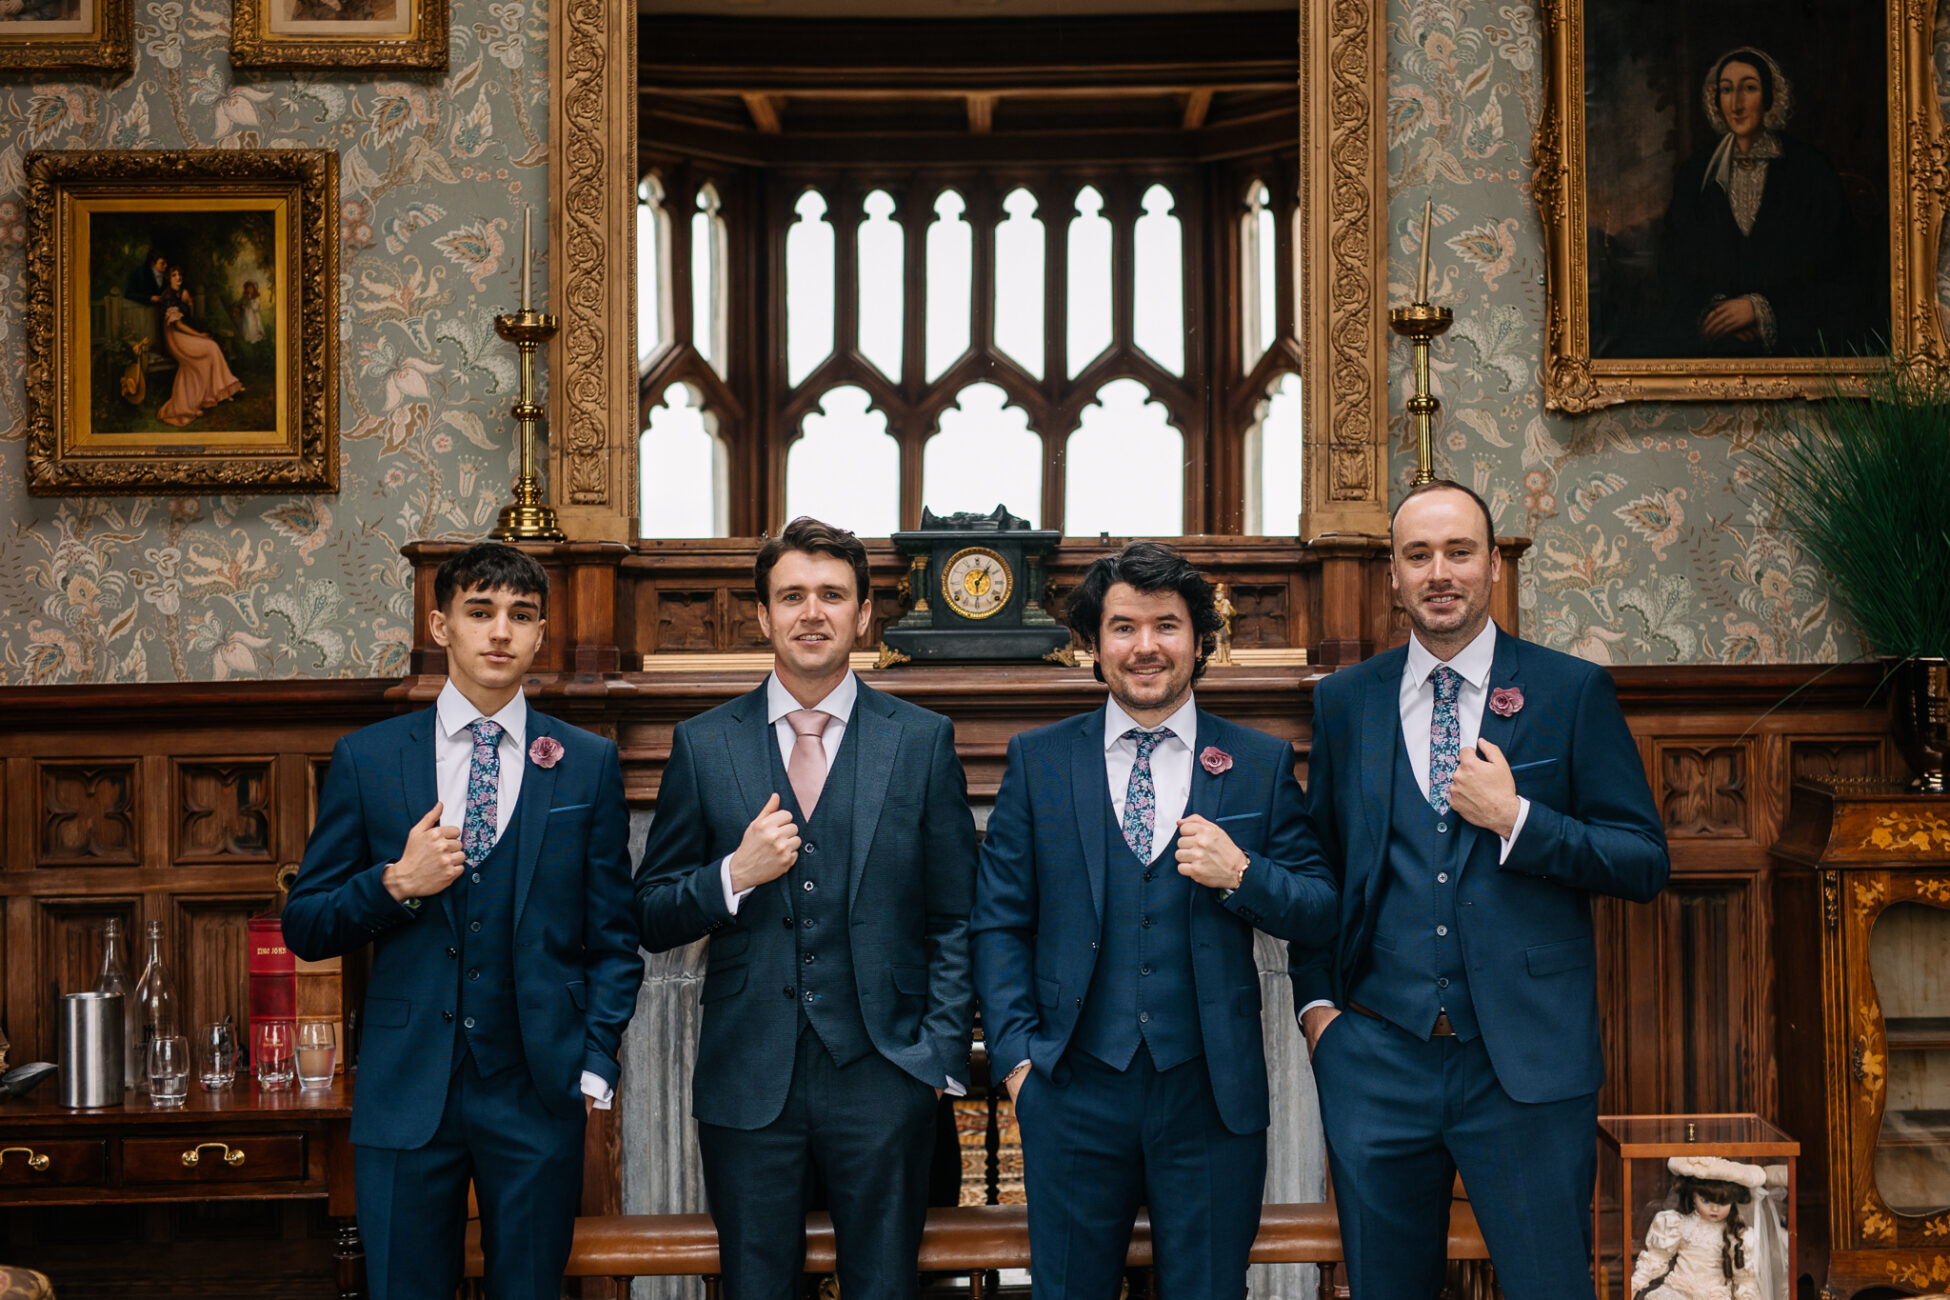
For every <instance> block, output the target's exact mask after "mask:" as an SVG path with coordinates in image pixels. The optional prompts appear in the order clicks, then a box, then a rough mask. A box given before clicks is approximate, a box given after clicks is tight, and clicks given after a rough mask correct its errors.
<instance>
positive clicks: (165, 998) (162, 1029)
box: [135, 921, 182, 1091]
mask: <svg viewBox="0 0 1950 1300" xmlns="http://www.w3.org/2000/svg"><path fill="white" fill-rule="evenodd" d="M148 934H149V956H148V958H147V959H146V960H145V961H144V962H143V965H142V978H141V979H139V980H137V981H136V985H135V1000H136V1003H137V1005H138V1007H139V1008H140V1012H141V1016H142V1031H141V1042H140V1043H139V1044H138V1046H137V1056H136V1060H138V1061H146V1060H148V1058H149V1043H150V1041H151V1040H152V1039H154V1038H155V1037H156V1035H157V1034H177V1033H181V1032H182V1030H181V1029H180V1028H179V1027H178V1024H177V1019H176V982H175V981H174V980H173V979H171V978H170V974H169V968H168V967H167V966H166V965H165V964H164V963H163V923H162V922H161V921H151V922H149V931H148ZM136 1088H137V1089H138V1090H140V1091H147V1090H148V1080H147V1077H146V1075H145V1073H144V1071H142V1070H140V1069H138V1070H137V1071H136Z"/></svg>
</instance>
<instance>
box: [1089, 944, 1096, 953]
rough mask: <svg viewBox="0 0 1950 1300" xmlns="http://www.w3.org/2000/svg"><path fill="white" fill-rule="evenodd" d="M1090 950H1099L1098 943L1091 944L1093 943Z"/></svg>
mask: <svg viewBox="0 0 1950 1300" xmlns="http://www.w3.org/2000/svg"><path fill="white" fill-rule="evenodd" d="M1090 951H1092V952H1095V951H1097V945H1096V944H1094V943H1093V944H1091V945H1090Z"/></svg>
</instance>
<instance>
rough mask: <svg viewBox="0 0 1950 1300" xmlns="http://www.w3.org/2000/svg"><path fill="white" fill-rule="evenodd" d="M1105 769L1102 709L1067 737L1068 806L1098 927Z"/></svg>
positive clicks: (1101, 896)
mask: <svg viewBox="0 0 1950 1300" xmlns="http://www.w3.org/2000/svg"><path fill="white" fill-rule="evenodd" d="M1104 773H1105V769H1104V710H1103V709H1098V710H1097V711H1096V712H1095V713H1087V714H1085V715H1084V716H1083V717H1082V718H1080V719H1078V722H1077V729H1076V731H1075V732H1074V733H1073V734H1072V735H1071V737H1070V804H1071V806H1072V807H1074V808H1075V809H1076V814H1077V838H1078V839H1079V840H1081V841H1082V842H1083V862H1084V875H1085V876H1086V877H1088V878H1089V881H1090V905H1091V906H1092V907H1094V908H1096V910H1097V924H1098V925H1100V926H1101V925H1102V924H1103V921H1104V805H1105V804H1106V803H1107V802H1109V795H1108V787H1107V786H1106V784H1105V782H1106V780H1107V779H1108V778H1107V777H1106V776H1105V774H1104Z"/></svg>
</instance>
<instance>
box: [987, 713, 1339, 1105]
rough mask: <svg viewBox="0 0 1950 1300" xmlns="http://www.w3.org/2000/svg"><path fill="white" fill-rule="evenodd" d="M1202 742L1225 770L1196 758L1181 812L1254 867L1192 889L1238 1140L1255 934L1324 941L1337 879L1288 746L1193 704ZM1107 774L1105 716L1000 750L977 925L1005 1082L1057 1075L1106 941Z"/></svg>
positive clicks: (1219, 1085)
mask: <svg viewBox="0 0 1950 1300" xmlns="http://www.w3.org/2000/svg"><path fill="white" fill-rule="evenodd" d="M1208 747H1210V748H1216V749H1218V750H1220V751H1222V752H1223V753H1226V754H1228V755H1230V756H1231V758H1232V766H1231V768H1230V769H1229V770H1227V771H1225V772H1223V773H1219V774H1215V773H1213V772H1211V771H1208V770H1207V769H1206V767H1205V765H1204V764H1203V763H1200V762H1198V761H1197V760H1196V757H1195V758H1194V762H1193V767H1192V791H1191V798H1190V799H1189V800H1188V801H1187V803H1186V805H1185V815H1186V816H1188V817H1189V816H1191V815H1192V814H1194V813H1197V814H1199V815H1200V816H1202V817H1204V818H1205V819H1206V820H1207V821H1210V822H1214V823H1216V824H1217V825H1218V826H1219V827H1220V829H1222V830H1224V831H1225V832H1226V834H1227V835H1229V836H1231V838H1232V841H1233V843H1234V844H1236V845H1238V846H1239V847H1240V848H1241V849H1243V850H1244V851H1245V853H1246V855H1247V857H1248V859H1249V862H1248V865H1247V867H1246V874H1245V878H1244V880H1243V881H1242V882H1241V884H1240V887H1239V888H1238V889H1236V890H1234V891H1233V892H1232V893H1231V894H1230V895H1228V896H1227V897H1226V898H1224V899H1223V900H1222V899H1221V898H1220V897H1219V893H1220V891H1218V890H1216V889H1206V888H1200V887H1195V888H1194V892H1193V895H1192V915H1191V934H1192V976H1193V982H1194V984H1195V986H1196V988H1197V991H1198V1005H1199V1022H1200V1030H1201V1032H1202V1035H1203V1038H1204V1044H1205V1061H1206V1067H1207V1070H1208V1071H1209V1073H1210V1074H1211V1077H1212V1092H1213V1097H1214V1100H1215V1101H1216V1102H1217V1103H1218V1108H1219V1115H1220V1117H1221V1118H1222V1119H1223V1120H1224V1121H1225V1125H1226V1127H1227V1128H1228V1129H1230V1130H1231V1131H1232V1132H1234V1133H1253V1132H1257V1131H1259V1130H1260V1129H1263V1128H1265V1127H1266V1125H1267V1119H1268V1114H1267V1103H1266V1055H1265V1045H1264V1042H1263V1039H1262V1036H1261V1033H1260V1023H1259V1010H1260V995H1259V970H1258V966H1257V964H1256V963H1255V961H1254V960H1253V929H1254V927H1255V926H1257V927H1258V928H1259V929H1262V930H1265V931H1266V932H1267V933H1268V934H1271V935H1274V936H1275V937H1277V938H1281V939H1286V940H1288V941H1290V942H1292V943H1294V944H1298V945H1303V946H1311V945H1318V944H1324V943H1327V942H1329V941H1331V940H1332V938H1333V934H1334V920H1335V908H1336V905H1335V899H1334V882H1333V879H1332V877H1331V876H1330V875H1329V874H1328V873H1327V871H1326V869H1325V865H1324V863H1323V861H1322V859H1321V855H1320V853H1319V852H1318V850H1316V849H1315V848H1314V847H1313V845H1312V841H1311V839H1310V838H1309V835H1308V831H1307V825H1306V818H1305V816H1304V814H1303V812H1302V806H1301V794H1300V785H1299V783H1298V782H1297V781H1295V780H1294V778H1293V764H1294V759H1293V747H1292V746H1291V745H1289V744H1287V742H1286V741H1284V740H1279V739H1276V738H1275V737H1272V736H1269V735H1266V734H1265V733H1264V732H1259V731H1253V730H1251V729H1250V728H1247V727H1241V726H1237V725H1235V724H1233V723H1230V722H1227V721H1225V720H1224V719H1222V718H1217V717H1214V716H1213V715H1212V714H1210V713H1207V712H1205V710H1203V709H1200V710H1199V711H1198V735H1197V738H1196V739H1195V740H1194V742H1193V744H1192V753H1193V754H1194V756H1196V755H1199V754H1202V753H1204V751H1205V750H1206V749H1207V748H1208ZM1106 771H1107V769H1106V767H1105V760H1104V710H1103V709H1098V710H1097V711H1096V712H1094V713H1086V714H1084V715H1083V716H1081V717H1076V718H1070V719H1068V720H1067V721H1064V722H1058V723H1055V724H1053V725H1051V726H1047V727H1042V728H1039V729H1038V730H1035V731H1029V732H1024V733H1022V734H1021V735H1018V736H1016V737H1015V738H1014V739H1013V740H1011V741H1010V742H1009V762H1008V767H1007V769H1006V771H1005V772H1004V773H1003V777H1002V788H1001V789H1000V790H999V791H998V792H997V793H996V797H995V811H994V812H993V813H991V814H990V816H989V825H988V836H987V838H986V839H985V840H984V841H983V844H982V863H981V867H980V870H979V874H978V877H977V886H976V899H975V917H974V922H973V926H972V928H973V930H974V934H975V985H976V988H977V990H978V991H979V993H980V994H981V999H982V1025H983V1033H984V1035H985V1036H986V1038H987V1041H988V1051H989V1060H990V1061H991V1062H992V1063H993V1064H994V1067H995V1068H996V1069H997V1070H998V1071H1000V1070H1009V1069H1013V1068H1014V1067H1015V1065H1016V1064H1017V1063H1018V1062H1020V1061H1024V1060H1027V1061H1030V1062H1033V1063H1034V1066H1035V1068H1036V1069H1038V1070H1040V1071H1042V1072H1043V1073H1044V1075H1046V1076H1048V1075H1051V1074H1052V1073H1053V1072H1054V1071H1055V1070H1056V1068H1057V1064H1058V1062H1060V1061H1061V1060H1062V1059H1063V1053H1064V1051H1065V1050H1066V1049H1067V1048H1068V1047H1069V1043H1070V1036H1071V1035H1072V1034H1073V1033H1074V1032H1075V1031H1076V1027H1077V1020H1078V1018H1079V1017H1080V1016H1081V1014H1082V1011H1083V998H1084V994H1085V992H1086V991H1087V990H1088V989H1089V987H1090V979H1091V975H1092V973H1093V972H1094V971H1095V969H1096V964H1097V952H1098V948H1099V945H1100V943H1101V941H1102V936H1103V927H1104V875H1105V871H1106V870H1107V867H1106V856H1105V851H1104V849H1105V843H1106V839H1105V836H1106V829H1105V821H1106V819H1107V817H1108V815H1109V810H1110V801H1109V799H1108V797H1107V795H1108V788H1109V787H1108V784H1107V781H1108V778H1107V776H1106ZM1159 833H1160V834H1167V835H1168V834H1170V833H1171V832H1170V830H1168V829H1167V828H1165V827H1160V828H1159ZM1166 865H1167V866H1168V867H1173V868H1174V869H1175V866H1174V864H1170V863H1167V864H1166Z"/></svg>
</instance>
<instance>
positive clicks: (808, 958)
mask: <svg viewBox="0 0 1950 1300" xmlns="http://www.w3.org/2000/svg"><path fill="white" fill-rule="evenodd" d="M818 960H819V958H818V956H817V955H815V954H813V953H807V954H806V965H808V966H810V965H812V964H813V963H814V962H816V961H818Z"/></svg>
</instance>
